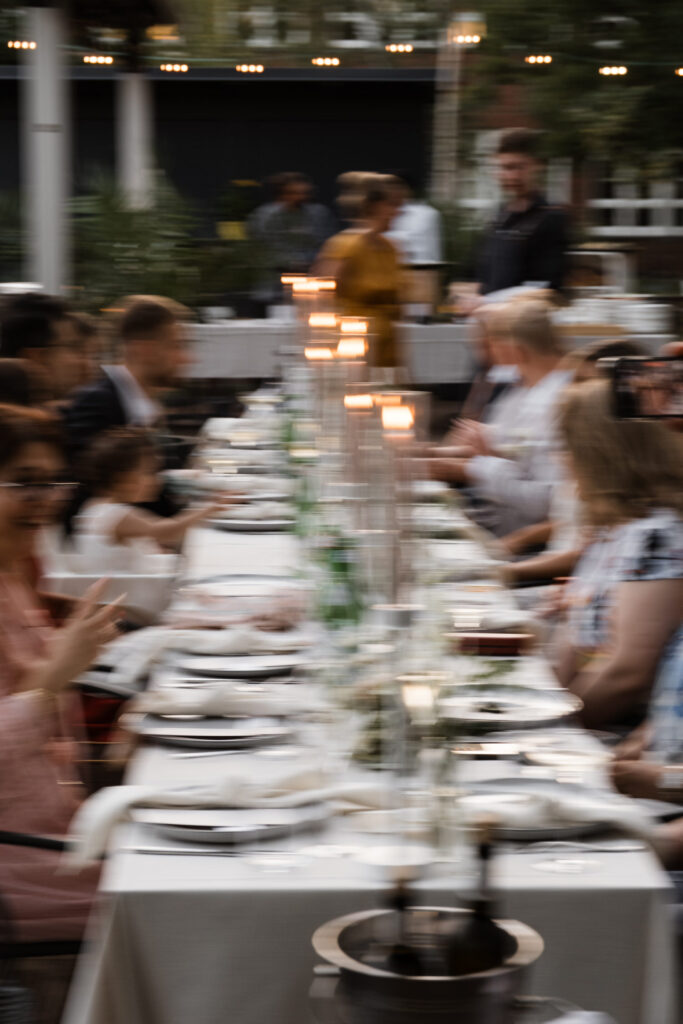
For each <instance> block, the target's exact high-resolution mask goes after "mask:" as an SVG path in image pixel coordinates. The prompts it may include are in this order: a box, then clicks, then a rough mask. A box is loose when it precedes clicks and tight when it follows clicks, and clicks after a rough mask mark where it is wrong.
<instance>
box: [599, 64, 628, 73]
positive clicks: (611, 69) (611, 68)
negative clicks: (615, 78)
mask: <svg viewBox="0 0 683 1024" xmlns="http://www.w3.org/2000/svg"><path fill="white" fill-rule="evenodd" d="M598 73H599V74H601V75H627V74H628V68H627V67H624V65H623V64H619V65H614V64H610V65H605V66H604V67H602V68H598Z"/></svg>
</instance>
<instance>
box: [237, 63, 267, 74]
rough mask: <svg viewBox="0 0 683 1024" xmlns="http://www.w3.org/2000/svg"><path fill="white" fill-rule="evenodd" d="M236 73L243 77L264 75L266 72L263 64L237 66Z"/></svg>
mask: <svg viewBox="0 0 683 1024" xmlns="http://www.w3.org/2000/svg"><path fill="white" fill-rule="evenodd" d="M235 71H239V72H240V74H243V75H262V74H263V72H264V71H265V68H264V67H263V64H237V65H235Z"/></svg>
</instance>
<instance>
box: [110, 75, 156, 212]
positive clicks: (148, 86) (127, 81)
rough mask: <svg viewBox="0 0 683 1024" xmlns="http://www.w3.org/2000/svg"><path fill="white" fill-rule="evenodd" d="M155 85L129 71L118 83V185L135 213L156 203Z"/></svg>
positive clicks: (142, 76)
mask: <svg viewBox="0 0 683 1024" xmlns="http://www.w3.org/2000/svg"><path fill="white" fill-rule="evenodd" d="M153 135H154V114H153V99H152V83H151V81H150V80H149V78H146V77H145V76H144V75H143V74H139V73H134V72H129V73H127V74H123V75H121V77H120V78H118V79H117V82H116V170H117V176H118V183H119V187H120V188H121V190H122V191H123V192H124V194H125V195H126V197H127V199H128V204H129V206H130V207H131V208H132V209H134V210H144V209H146V208H147V207H149V206H151V204H152V197H153V189H154V177H153V172H154V147H153Z"/></svg>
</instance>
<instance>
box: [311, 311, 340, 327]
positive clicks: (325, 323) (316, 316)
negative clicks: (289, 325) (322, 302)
mask: <svg viewBox="0 0 683 1024" xmlns="http://www.w3.org/2000/svg"><path fill="white" fill-rule="evenodd" d="M308 326H309V327H336V326H337V318H336V316H335V315H334V313H311V315H310V316H309V318H308Z"/></svg>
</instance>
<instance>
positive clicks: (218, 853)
mask: <svg viewBox="0 0 683 1024" xmlns="http://www.w3.org/2000/svg"><path fill="white" fill-rule="evenodd" d="M117 852H118V853H149V854H153V855H154V856H160V857H244V856H246V855H247V854H254V853H257V854H262V853H268V854H270V853H275V852H278V851H274V850H245V849H239V850H233V849H228V848H226V849H221V850H214V849H211V848H210V847H205V846H201V845H197V849H196V850H174V849H172V848H171V847H168V846H122V847H120V848H119V850H118V851H117Z"/></svg>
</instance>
